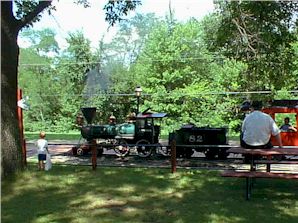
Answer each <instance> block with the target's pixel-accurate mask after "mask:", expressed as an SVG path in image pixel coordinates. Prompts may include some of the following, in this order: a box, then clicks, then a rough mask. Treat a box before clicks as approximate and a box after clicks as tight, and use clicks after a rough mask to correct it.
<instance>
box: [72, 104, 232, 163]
mask: <svg viewBox="0 0 298 223" xmlns="http://www.w3.org/2000/svg"><path fill="white" fill-rule="evenodd" d="M81 110H82V113H83V115H84V117H85V119H86V120H87V123H88V124H87V125H83V126H81V136H82V138H83V139H85V140H86V142H85V143H82V144H81V143H79V144H78V145H76V146H74V147H73V148H72V151H73V154H74V155H83V154H87V153H88V152H90V151H91V146H90V145H91V141H92V140H96V150H97V155H98V156H100V155H102V153H103V151H104V149H113V150H114V151H115V153H116V154H117V155H118V156H126V155H128V154H129V153H130V151H131V150H132V149H134V150H135V151H136V152H137V155H138V156H140V157H149V156H150V155H151V154H152V153H153V151H155V152H157V151H158V152H159V153H161V154H162V155H170V147H169V144H170V141H171V140H172V139H175V140H176V148H177V153H176V154H177V157H186V158H189V157H191V156H192V154H193V153H194V151H197V152H203V153H204V154H205V156H206V158H208V159H214V158H215V157H218V158H220V159H225V158H227V156H228V153H227V152H226V150H227V149H228V148H229V145H228V140H227V129H226V128H210V127H201V128H199V127H196V126H195V125H192V124H189V125H183V126H182V127H181V128H180V129H179V130H177V131H175V132H173V133H170V134H169V137H168V143H167V145H161V144H160V143H159V137H160V126H159V125H157V124H155V120H156V119H162V118H164V117H166V116H167V114H166V113H148V112H143V113H140V114H138V115H136V116H135V117H134V118H133V119H132V120H130V122H127V123H122V124H114V123H113V124H106V125H94V124H91V123H92V120H93V119H94V117H95V115H96V108H82V109H81Z"/></svg>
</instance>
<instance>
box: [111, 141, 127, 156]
mask: <svg viewBox="0 0 298 223" xmlns="http://www.w3.org/2000/svg"><path fill="white" fill-rule="evenodd" d="M117 144H118V145H117V146H115V147H114V151H115V153H116V155H117V156H121V157H123V156H127V155H128V154H129V147H128V145H127V142H126V141H125V140H124V139H119V140H117Z"/></svg>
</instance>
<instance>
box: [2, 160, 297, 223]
mask: <svg viewBox="0 0 298 223" xmlns="http://www.w3.org/2000/svg"><path fill="white" fill-rule="evenodd" d="M244 189H245V180H244V179H227V178H221V177H219V172H218V171H208V170H181V169H178V171H177V173H176V174H171V173H170V170H169V169H156V168H154V169H144V168H119V167H118V168H102V167H98V168H97V170H96V171H92V170H91V167H90V166H85V167H83V166H54V167H53V169H52V170H51V171H49V172H39V171H37V168H36V165H35V164H34V165H33V164H30V165H29V167H28V170H27V171H25V172H24V173H22V174H20V175H18V176H17V177H14V178H13V179H10V180H6V181H4V182H3V181H2V197H1V205H2V207H1V209H2V210H1V220H2V221H1V222H13V223H19V222H20V223H21V222H22V223H23V222H31V223H34V222H36V223H37V222H45V223H48V222H86V223H93V222H113V223H117V222H119V223H122V222H132V223H133V222H152V223H159V222H160V223H162V222H167V223H170V222H177V223H178V222H179V223H182V222H189V223H193V222H241V223H242V222H249V223H252V222H270V223H274V222H279V223H280V222H283V223H288V222H293V223H294V222H295V223H296V222H298V181H291V180H276V179H258V180H257V182H256V185H255V188H254V190H253V196H252V199H251V200H250V201H246V200H245V198H244V197H245V196H244V194H245V190H244Z"/></svg>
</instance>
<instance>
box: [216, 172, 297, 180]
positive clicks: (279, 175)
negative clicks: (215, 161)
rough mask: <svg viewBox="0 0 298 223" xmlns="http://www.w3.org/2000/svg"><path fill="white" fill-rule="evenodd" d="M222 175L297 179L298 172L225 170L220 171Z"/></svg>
mask: <svg viewBox="0 0 298 223" xmlns="http://www.w3.org/2000/svg"><path fill="white" fill-rule="evenodd" d="M221 176H222V177H240V178H241V177H242V178H243V177H249V178H283V179H297V180H298V174H293V173H273V172H255V171H251V172H249V171H234V170H227V171H224V172H222V173H221Z"/></svg>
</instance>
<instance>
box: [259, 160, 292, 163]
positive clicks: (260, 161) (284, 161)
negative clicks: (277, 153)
mask: <svg viewBox="0 0 298 223" xmlns="http://www.w3.org/2000/svg"><path fill="white" fill-rule="evenodd" d="M254 163H255V164H298V160H255V161H254Z"/></svg>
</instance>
